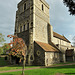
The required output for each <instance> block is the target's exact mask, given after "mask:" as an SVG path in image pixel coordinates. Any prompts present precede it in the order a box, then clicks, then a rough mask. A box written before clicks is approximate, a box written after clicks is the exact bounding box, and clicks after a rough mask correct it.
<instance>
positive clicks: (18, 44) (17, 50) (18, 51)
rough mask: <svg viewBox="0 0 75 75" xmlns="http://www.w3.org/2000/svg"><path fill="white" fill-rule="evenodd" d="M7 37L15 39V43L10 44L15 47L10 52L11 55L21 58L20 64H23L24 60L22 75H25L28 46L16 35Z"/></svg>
mask: <svg viewBox="0 0 75 75" xmlns="http://www.w3.org/2000/svg"><path fill="white" fill-rule="evenodd" d="M7 37H10V38H13V41H11V43H9V45H11V44H12V45H13V47H12V48H11V51H10V52H9V55H12V56H16V57H18V58H20V62H21V60H23V70H22V75H24V67H25V61H26V50H27V46H26V44H25V42H24V41H23V39H22V38H18V37H17V36H15V35H8V36H7Z"/></svg>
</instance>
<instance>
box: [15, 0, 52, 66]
mask: <svg viewBox="0 0 75 75" xmlns="http://www.w3.org/2000/svg"><path fill="white" fill-rule="evenodd" d="M17 7H18V10H17V11H16V22H15V33H14V34H15V35H17V36H18V37H20V38H23V40H24V41H25V43H26V45H27V61H26V63H27V64H29V65H32V63H33V62H34V41H39V42H43V43H49V38H51V37H52V36H51V35H52V34H51V35H50V36H49V35H48V33H49V32H48V31H49V30H51V28H52V26H51V25H50V27H48V25H49V23H50V17H49V5H48V4H47V3H46V1H45V0H22V1H21V2H20V3H19V4H18V6H17ZM48 29H49V30H48ZM51 32H52V31H50V33H51Z"/></svg>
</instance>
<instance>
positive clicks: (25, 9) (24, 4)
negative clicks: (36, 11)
mask: <svg viewBox="0 0 75 75" xmlns="http://www.w3.org/2000/svg"><path fill="white" fill-rule="evenodd" d="M25 10H26V3H25V4H24V11H25Z"/></svg>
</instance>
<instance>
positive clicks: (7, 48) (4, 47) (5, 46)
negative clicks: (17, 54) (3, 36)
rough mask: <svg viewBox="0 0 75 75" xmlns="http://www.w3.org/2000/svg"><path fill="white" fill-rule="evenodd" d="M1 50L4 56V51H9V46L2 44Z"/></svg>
mask: <svg viewBox="0 0 75 75" xmlns="http://www.w3.org/2000/svg"><path fill="white" fill-rule="evenodd" d="M2 48H3V54H6V51H7V50H9V49H10V46H9V44H7V43H4V45H3V46H2Z"/></svg>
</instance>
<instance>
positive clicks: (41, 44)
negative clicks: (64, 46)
mask: <svg viewBox="0 0 75 75" xmlns="http://www.w3.org/2000/svg"><path fill="white" fill-rule="evenodd" d="M35 42H36V43H37V44H38V45H39V46H40V47H41V48H43V49H44V50H45V51H46V52H49V51H50V52H59V51H58V50H57V49H56V48H54V47H53V46H51V45H50V44H47V43H42V42H37V41H35Z"/></svg>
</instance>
